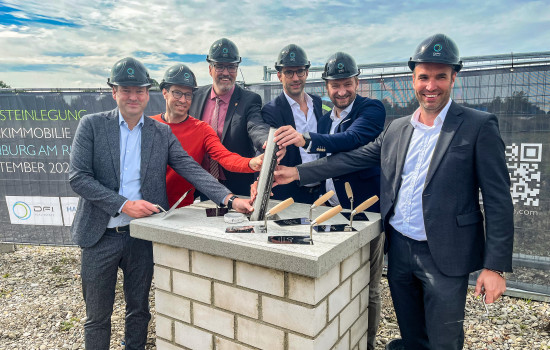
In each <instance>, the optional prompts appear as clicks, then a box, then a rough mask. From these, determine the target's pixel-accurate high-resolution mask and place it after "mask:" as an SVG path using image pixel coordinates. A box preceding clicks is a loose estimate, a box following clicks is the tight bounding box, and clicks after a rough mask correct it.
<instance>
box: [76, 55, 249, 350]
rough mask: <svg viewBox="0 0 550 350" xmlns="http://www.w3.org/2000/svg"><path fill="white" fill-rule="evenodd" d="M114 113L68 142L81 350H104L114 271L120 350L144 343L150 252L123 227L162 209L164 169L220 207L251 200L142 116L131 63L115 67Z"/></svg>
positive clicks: (145, 84) (139, 76)
mask: <svg viewBox="0 0 550 350" xmlns="http://www.w3.org/2000/svg"><path fill="white" fill-rule="evenodd" d="M108 83H109V85H110V86H111V87H112V94H113V98H114V99H115V100H116V102H117V106H118V107H117V108H115V109H114V110H112V111H107V112H101V113H97V114H90V115H86V116H84V117H83V118H82V120H81V121H80V123H79V125H78V128H77V130H76V134H75V137H74V140H73V145H72V151H71V160H70V174H69V180H70V184H71V187H72V189H73V190H74V191H75V192H76V193H77V194H79V195H80V196H81V197H82V198H81V200H80V202H79V205H78V210H77V213H76V216H75V219H74V222H73V226H72V228H71V231H72V235H73V239H74V241H75V242H76V243H77V244H78V245H79V246H80V247H81V248H82V266H81V276H82V292H83V296H84V301H85V302H86V317H87V320H86V323H85V324H84V333H85V343H86V349H93V350H102V349H105V350H106V349H109V345H110V335H111V314H112V312H113V303H114V297H115V285H116V280H117V271H118V268H119V267H120V268H121V269H122V271H123V273H124V297H125V300H126V326H125V344H126V349H127V350H130V349H144V348H145V343H146V340H147V326H148V323H149V320H150V318H151V314H150V313H149V290H150V287H151V280H152V276H153V251H152V244H151V242H149V241H144V240H140V239H135V238H133V237H131V236H130V234H129V223H130V221H131V220H132V219H134V218H141V217H146V216H149V215H151V214H153V213H157V212H158V211H159V210H158V209H157V207H156V205H157V204H158V205H160V206H161V207H163V208H167V207H168V199H167V196H166V167H167V165H170V167H171V168H172V169H174V170H175V171H176V172H177V173H178V174H180V175H181V176H183V177H185V178H186V179H187V180H188V181H189V182H190V183H192V184H193V185H194V186H195V187H197V188H198V189H199V190H200V191H202V192H203V193H205V194H206V195H207V196H208V197H209V198H211V199H212V200H213V201H215V202H216V203H218V204H225V205H228V207H232V208H234V209H236V210H238V211H241V212H248V211H251V210H252V207H251V205H250V204H251V203H250V202H249V201H247V200H244V199H239V198H237V197H236V196H234V195H232V194H231V193H230V192H229V190H228V189H226V188H225V187H223V186H222V185H220V184H219V183H218V182H217V181H216V180H215V179H214V178H213V177H212V176H210V175H209V174H208V173H207V172H206V171H205V170H204V169H202V167H201V166H200V165H199V164H197V163H196V162H195V161H194V160H193V158H191V157H190V156H188V155H187V153H186V152H185V151H184V150H183V148H182V147H181V144H180V143H179V141H178V140H177V139H176V137H175V136H174V135H173V134H172V132H171V131H170V127H168V125H165V124H162V123H159V122H157V121H154V120H152V119H151V118H145V117H144V114H143V111H144V110H145V107H146V106H147V102H148V101H149V87H150V86H151V83H150V79H149V74H148V73H147V70H146V68H145V66H144V65H143V64H141V63H140V62H139V61H137V60H136V59H134V58H130V57H128V58H124V59H122V60H120V61H118V62H117V63H115V65H114V66H113V69H112V70H111V78H110V80H109V81H108Z"/></svg>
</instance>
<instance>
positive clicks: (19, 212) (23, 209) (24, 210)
mask: <svg viewBox="0 0 550 350" xmlns="http://www.w3.org/2000/svg"><path fill="white" fill-rule="evenodd" d="M12 210H13V215H15V216H16V217H17V218H18V219H19V220H27V219H28V218H30V217H31V207H29V205H28V204H27V203H25V202H21V201H19V202H15V204H14V205H13V207H12Z"/></svg>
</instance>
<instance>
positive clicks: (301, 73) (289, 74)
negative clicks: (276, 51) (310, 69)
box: [283, 68, 307, 78]
mask: <svg viewBox="0 0 550 350" xmlns="http://www.w3.org/2000/svg"><path fill="white" fill-rule="evenodd" d="M306 72H307V69H304V68H302V69H297V70H284V71H283V74H284V75H285V77H287V78H292V77H293V76H294V73H296V75H297V76H299V77H300V78H301V77H303V76H304V75H306Z"/></svg>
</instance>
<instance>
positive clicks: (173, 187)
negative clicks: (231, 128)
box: [151, 114, 254, 210]
mask: <svg viewBox="0 0 550 350" xmlns="http://www.w3.org/2000/svg"><path fill="white" fill-rule="evenodd" d="M151 118H153V119H155V120H157V121H159V122H161V123H164V124H168V125H169V126H170V128H171V129H172V132H173V133H174V135H176V138H177V139H178V140H179V141H180V143H181V145H182V146H183V149H184V150H185V151H186V152H187V153H188V154H189V155H190V156H191V157H193V159H195V161H196V162H197V163H199V164H200V163H201V161H202V159H203V158H204V155H205V154H206V153H208V155H209V156H210V157H211V158H212V159H214V160H216V161H217V162H218V163H220V165H221V166H222V167H224V168H225V169H227V170H229V171H233V172H237V173H253V172H254V170H252V169H251V168H250V167H249V166H248V163H249V162H250V158H245V157H241V156H240V155H238V154H237V153H233V152H230V151H228V150H227V148H225V147H224V146H223V145H222V143H221V141H220V138H219V137H218V135H216V133H215V132H214V129H212V127H211V126H210V125H208V124H206V123H205V122H203V121H200V120H198V119H195V118H193V117H191V116H189V117H188V118H187V119H186V120H185V121H183V122H181V123H175V124H174V123H167V122H165V121H164V120H163V119H162V117H161V114H158V115H154V116H152V117H151ZM189 189H190V190H191V191H190V192H189V193H188V194H187V197H185V199H184V200H183V201H182V202H181V203H180V205H179V206H178V208H179V207H184V206H187V205H189V204H191V203H193V194H194V192H195V188H194V187H193V185H191V184H190V183H189V182H188V181H187V180H185V179H184V178H183V177H181V176H179V175H178V174H177V173H176V172H175V171H174V170H173V169H172V168H170V167H168V169H167V170H166V190H167V192H168V202H169V203H170V206H172V205H174V203H176V202H177V201H178V199H180V197H181V196H182V195H183V194H184V193H185V192H186V191H187V190H189ZM165 209H166V210H168V208H165Z"/></svg>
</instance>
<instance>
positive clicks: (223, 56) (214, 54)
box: [206, 38, 241, 63]
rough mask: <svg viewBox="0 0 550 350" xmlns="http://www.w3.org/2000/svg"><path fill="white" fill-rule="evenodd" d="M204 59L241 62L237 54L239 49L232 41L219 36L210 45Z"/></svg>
mask: <svg viewBox="0 0 550 350" xmlns="http://www.w3.org/2000/svg"><path fill="white" fill-rule="evenodd" d="M206 60H207V61H208V62H223V63H241V56H239V49H237V45H235V43H234V42H232V41H231V40H229V39H226V38H221V39H218V40H216V41H214V43H213V44H212V46H210V51H208V56H206Z"/></svg>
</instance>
